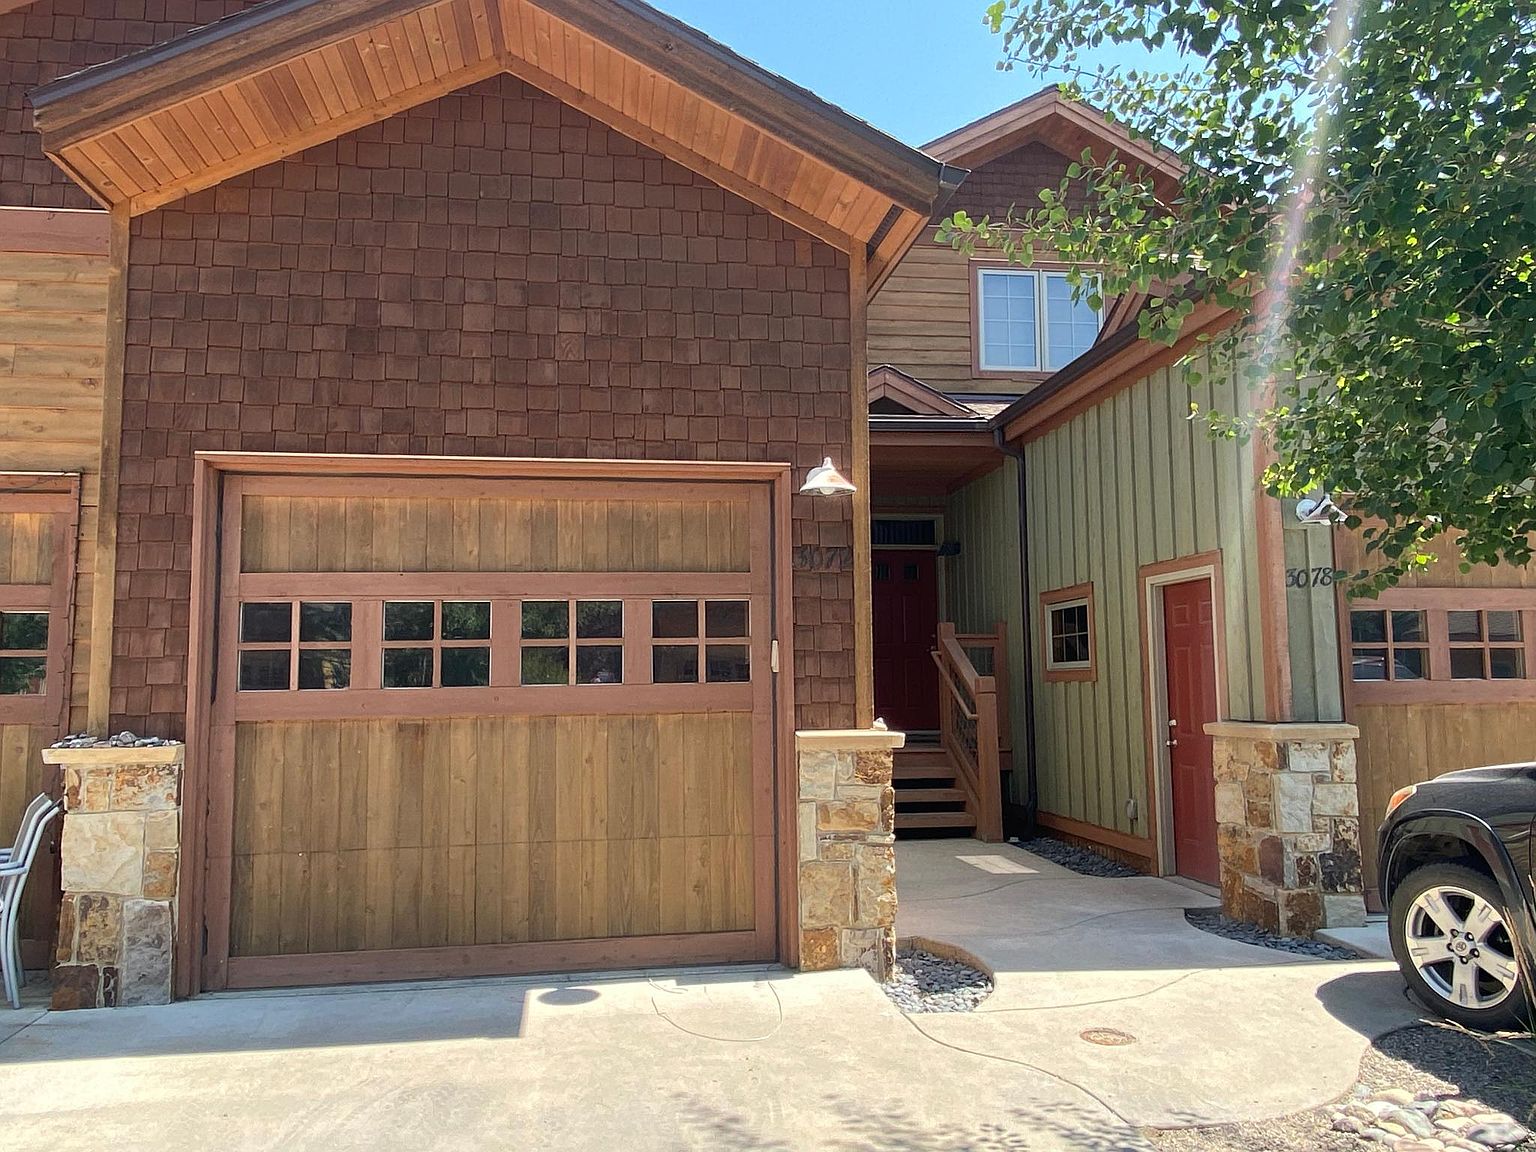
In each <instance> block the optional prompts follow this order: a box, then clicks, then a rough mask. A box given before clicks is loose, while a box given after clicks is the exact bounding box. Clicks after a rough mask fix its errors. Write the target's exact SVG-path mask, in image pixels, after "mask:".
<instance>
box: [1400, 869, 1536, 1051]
mask: <svg viewBox="0 0 1536 1152" xmlns="http://www.w3.org/2000/svg"><path fill="white" fill-rule="evenodd" d="M1490 917H1496V918H1497V926H1496V927H1490V926H1489V925H1490V923H1492V921H1491V920H1490ZM1387 928H1388V932H1389V934H1390V936H1391V940H1392V955H1393V956H1394V957H1395V958H1396V960H1397V966H1398V968H1399V969H1400V970H1401V971H1402V974H1403V978H1404V979H1405V980H1406V981H1407V982H1408V987H1409V988H1410V989H1412V990H1413V994H1414V995H1415V996H1416V997H1418V999H1419V1000H1420V1001H1422V1002H1423V1003H1424V1004H1425V1006H1427V1007H1428V1008H1430V1009H1431V1010H1433V1011H1435V1012H1437V1013H1439V1014H1440V1015H1442V1016H1444V1017H1446V1018H1447V1019H1450V1020H1454V1021H1456V1022H1457V1023H1458V1024H1464V1025H1466V1026H1467V1027H1468V1028H1477V1029H1480V1030H1482V1031H1485V1032H1493V1031H1497V1030H1499V1029H1501V1028H1510V1027H1524V1026H1525V1025H1527V1024H1528V1023H1529V1020H1530V996H1529V990H1528V987H1527V981H1526V979H1525V978H1524V976H1523V974H1522V973H1521V971H1520V962H1519V959H1518V954H1517V945H1516V944H1515V941H1514V932H1515V928H1514V927H1513V926H1512V925H1511V924H1510V920H1509V915H1508V912H1507V910H1506V909H1505V905H1504V895H1503V893H1502V892H1500V890H1499V886H1498V884H1496V883H1495V882H1494V881H1493V879H1492V878H1491V877H1489V876H1487V875H1485V874H1484V873H1482V872H1478V871H1475V870H1473V869H1471V868H1467V867H1464V866H1462V865H1460V864H1426V865H1424V866H1423V867H1421V868H1417V869H1415V870H1414V871H1412V872H1410V873H1409V874H1408V875H1407V876H1405V877H1404V878H1403V880H1402V882H1401V883H1400V884H1398V886H1397V890H1396V891H1395V892H1393V894H1392V904H1391V907H1390V908H1389V909H1388V913H1387ZM1436 929H1439V934H1437V933H1436ZM1442 941H1443V947H1444V956H1443V957H1441V955H1440V950H1441V947H1442Z"/></svg>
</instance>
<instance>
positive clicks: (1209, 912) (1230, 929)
mask: <svg viewBox="0 0 1536 1152" xmlns="http://www.w3.org/2000/svg"><path fill="white" fill-rule="evenodd" d="M1184 919H1185V920H1188V921H1189V923H1190V924H1191V925H1193V926H1194V927H1196V928H1198V929H1200V931H1202V932H1209V933H1211V935H1213V936H1223V937H1225V938H1226V939H1228V940H1236V941H1237V942H1238V943H1240V944H1254V945H1257V946H1258V947H1260V948H1273V949H1274V950H1275V951H1276V952H1290V953H1293V954H1295V955H1297V956H1312V957H1315V958H1317V959H1319V960H1358V959H1360V957H1359V955H1358V954H1356V953H1355V952H1352V951H1350V950H1349V949H1348V948H1340V947H1338V946H1337V945H1334V944H1325V943H1323V942H1322V941H1321V940H1300V939H1297V938H1296V937H1294V936H1276V935H1275V934H1274V933H1273V932H1266V931H1265V930H1264V929H1262V928H1258V927H1255V926H1254V925H1252V924H1244V923H1243V922H1242V921H1241V920H1229V919H1227V917H1225V916H1223V915H1222V914H1221V909H1220V908H1187V909H1185V910H1184Z"/></svg>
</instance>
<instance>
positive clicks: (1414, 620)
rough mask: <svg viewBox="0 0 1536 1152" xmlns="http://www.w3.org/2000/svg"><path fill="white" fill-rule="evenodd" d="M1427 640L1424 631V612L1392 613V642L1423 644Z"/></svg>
mask: <svg viewBox="0 0 1536 1152" xmlns="http://www.w3.org/2000/svg"><path fill="white" fill-rule="evenodd" d="M1427 640H1428V637H1427V636H1426V635H1425V632H1424V613H1422V612H1394V613H1392V643H1394V644H1423V643H1425V642H1426V641H1427Z"/></svg>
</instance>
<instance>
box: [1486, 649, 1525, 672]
mask: <svg viewBox="0 0 1536 1152" xmlns="http://www.w3.org/2000/svg"><path fill="white" fill-rule="evenodd" d="M1488 675H1489V678H1490V679H1493V680H1524V679H1525V652H1524V651H1522V650H1521V649H1519V648H1490V649H1488Z"/></svg>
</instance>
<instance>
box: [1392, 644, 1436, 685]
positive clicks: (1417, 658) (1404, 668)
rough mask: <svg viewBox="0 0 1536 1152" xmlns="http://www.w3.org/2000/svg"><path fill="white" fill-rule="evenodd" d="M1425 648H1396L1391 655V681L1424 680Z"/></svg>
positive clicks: (1426, 650)
mask: <svg viewBox="0 0 1536 1152" xmlns="http://www.w3.org/2000/svg"><path fill="white" fill-rule="evenodd" d="M1428 651H1429V649H1427V648H1397V649H1394V650H1393V653H1392V679H1394V680H1422V679H1424V674H1425V673H1424V656H1425V653H1427V652H1428Z"/></svg>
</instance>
